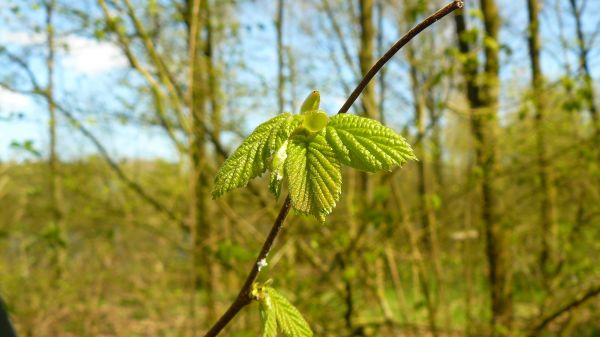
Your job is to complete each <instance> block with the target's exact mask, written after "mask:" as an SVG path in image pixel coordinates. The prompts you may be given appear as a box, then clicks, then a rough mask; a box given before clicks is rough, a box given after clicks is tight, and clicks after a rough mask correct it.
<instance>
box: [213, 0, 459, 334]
mask: <svg viewBox="0 0 600 337" xmlns="http://www.w3.org/2000/svg"><path fill="white" fill-rule="evenodd" d="M462 6H463V2H462V1H460V0H455V1H453V2H451V3H449V4H448V5H446V6H444V7H443V8H442V9H440V10H438V11H437V12H435V13H434V14H432V15H431V16H429V17H427V18H426V19H425V20H423V21H422V22H421V23H419V24H418V25H416V26H415V27H414V28H412V29H411V30H409V31H408V32H407V33H406V34H405V35H404V36H402V37H401V38H400V40H398V42H396V43H395V44H394V45H393V46H392V47H391V48H390V49H389V50H388V51H387V52H386V53H385V54H384V55H383V56H382V57H381V58H380V59H379V60H378V61H377V62H376V63H375V64H374V65H373V66H372V67H371V69H369V71H368V72H367V74H366V75H365V76H364V77H363V78H362V80H361V81H360V82H359V83H358V85H357V86H356V88H355V89H354V91H353V92H352V94H351V95H350V97H348V99H347V100H346V102H345V103H344V105H343V106H342V108H341V109H340V110H339V111H338V114H341V113H346V112H347V111H348V110H349V109H350V107H351V106H352V104H353V103H354V101H356V98H358V96H359V95H360V93H361V92H362V91H363V90H364V89H365V87H366V86H367V84H368V83H369V81H371V79H373V77H374V76H375V75H376V74H377V73H378V72H379V71H380V70H381V68H383V66H384V65H385V64H386V63H387V62H388V61H389V60H390V59H391V58H392V56H394V54H396V53H397V52H398V51H399V50H400V49H401V48H402V47H403V46H404V45H405V44H407V43H408V42H409V41H410V40H412V38H414V37H415V36H417V35H418V34H419V33H420V32H422V31H423V30H424V29H425V28H427V27H429V26H431V25H432V24H434V23H435V22H436V21H438V20H440V19H441V18H443V17H444V16H446V15H448V14H450V13H452V12H453V11H454V10H456V9H459V8H462ZM291 207H292V204H291V199H290V196H289V195H288V196H287V197H286V198H285V202H284V203H283V206H281V210H280V211H279V215H278V216H277V218H276V219H275V223H274V224H273V227H272V228H271V231H270V232H269V235H268V236H267V239H266V240H265V243H264V244H263V246H262V249H261V250H260V253H259V254H258V257H257V258H256V261H255V263H254V265H253V266H252V269H251V270H250V273H249V274H248V276H247V277H246V281H245V282H244V285H243V286H242V288H241V289H240V292H239V293H238V295H237V297H236V298H235V300H234V301H233V303H232V304H231V306H229V308H228V309H227V311H225V313H224V314H223V316H221V318H219V320H218V321H217V322H216V323H215V324H214V325H213V326H212V328H210V330H208V332H207V333H206V334H205V335H204V337H214V336H217V335H218V334H219V333H220V332H221V331H222V330H223V329H224V328H225V326H227V324H228V323H229V322H230V321H231V320H232V319H233V318H234V317H235V316H236V315H237V314H238V312H240V310H242V309H243V308H244V307H245V306H246V305H248V304H250V303H251V302H252V298H251V297H250V291H251V289H252V283H254V281H255V280H256V278H257V276H258V272H259V271H260V266H261V265H262V263H259V262H261V261H262V260H263V259H266V258H267V255H268V254H269V251H270V250H271V247H272V246H273V243H274V242H275V238H276V237H277V235H278V234H279V232H280V231H281V228H282V226H283V222H284V221H285V218H286V217H287V215H288V213H289V211H290V208H291Z"/></svg>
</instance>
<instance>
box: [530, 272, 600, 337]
mask: <svg viewBox="0 0 600 337" xmlns="http://www.w3.org/2000/svg"><path fill="white" fill-rule="evenodd" d="M598 295H600V284H595V285H593V286H592V287H590V288H589V289H587V290H586V291H585V292H583V293H582V294H581V295H580V296H576V297H575V299H574V300H572V301H570V302H568V303H566V304H564V305H562V306H560V307H558V308H557V309H556V310H554V311H553V312H551V313H550V314H547V315H546V316H544V317H542V318H541V320H540V321H539V322H538V323H536V324H534V325H533V326H534V327H533V328H532V329H531V330H530V333H529V334H528V335H527V336H528V337H535V336H539V335H540V333H541V332H542V330H543V329H544V328H545V327H546V326H548V324H550V323H552V322H553V321H554V320H555V319H557V318H558V317H560V316H561V315H562V314H564V313H565V312H567V311H570V310H573V309H575V308H577V307H578V306H580V305H582V304H585V303H586V302H587V301H588V300H590V299H592V298H594V297H596V296H598Z"/></svg>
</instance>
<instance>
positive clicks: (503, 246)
mask: <svg viewBox="0 0 600 337" xmlns="http://www.w3.org/2000/svg"><path fill="white" fill-rule="evenodd" d="M480 4H481V11H482V13H483V24H484V30H485V41H486V43H485V48H484V56H485V63H484V67H483V72H482V73H481V74H478V70H477V69H478V67H477V61H476V60H477V58H476V55H473V54H472V53H471V47H470V46H469V44H468V42H466V40H464V37H463V33H464V32H465V31H466V24H465V18H464V14H463V13H462V11H461V12H459V13H458V14H457V15H456V17H455V18H456V24H457V25H456V26H457V33H458V37H459V50H460V51H461V53H463V54H465V55H467V59H468V61H467V62H466V64H465V67H464V70H463V71H464V77H465V82H466V86H467V98H468V100H469V105H470V108H471V129H472V133H473V137H474V140H475V152H476V164H477V166H478V168H479V170H480V172H481V193H482V201H481V207H482V209H481V218H482V222H483V225H484V228H485V234H486V235H485V236H486V256H487V260H488V267H489V275H488V278H489V285H490V304H491V313H492V317H491V325H492V335H493V336H506V335H510V330H511V328H512V318H513V309H512V287H511V284H512V281H511V268H510V264H511V255H510V250H509V234H510V232H509V230H508V229H507V228H504V227H503V224H502V219H501V207H500V198H499V194H500V188H499V184H498V180H497V177H498V162H497V157H498V153H497V152H498V149H497V145H496V137H497V135H496V131H497V128H498V125H497V124H498V120H497V110H498V91H499V67H500V65H499V47H498V32H499V28H500V18H499V14H498V9H497V7H496V3H495V2H494V0H480ZM479 75H480V77H481V78H482V79H483V81H482V82H478V81H476V79H477V77H479Z"/></svg>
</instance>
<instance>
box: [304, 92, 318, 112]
mask: <svg viewBox="0 0 600 337" xmlns="http://www.w3.org/2000/svg"><path fill="white" fill-rule="evenodd" d="M320 103H321V94H320V93H319V92H318V91H317V90H313V91H312V92H311V93H310V94H308V96H307V97H306V99H305V100H304V102H302V106H301V107H300V113H301V114H303V113H305V112H308V111H313V110H319V104H320Z"/></svg>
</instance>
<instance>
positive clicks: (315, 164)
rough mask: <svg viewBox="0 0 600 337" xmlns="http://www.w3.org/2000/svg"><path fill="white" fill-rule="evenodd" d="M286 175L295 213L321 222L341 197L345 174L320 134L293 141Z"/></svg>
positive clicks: (289, 151) (294, 137) (290, 142)
mask: <svg viewBox="0 0 600 337" xmlns="http://www.w3.org/2000/svg"><path fill="white" fill-rule="evenodd" d="M285 172H286V175H287V177H288V181H289V183H288V187H289V189H290V196H291V198H292V206H293V207H294V209H296V210H297V211H299V212H301V213H305V214H312V215H314V216H316V217H317V218H319V220H320V221H321V222H322V221H323V220H324V215H327V214H329V213H331V211H332V209H333V207H335V203H336V201H337V200H338V199H339V197H340V192H341V187H342V173H341V169H340V164H339V162H338V160H337V159H336V158H335V154H334V153H333V150H332V149H331V147H330V146H329V145H328V144H327V141H326V140H325V138H324V137H323V135H322V134H321V133H317V134H313V135H308V136H307V135H300V134H299V135H294V136H292V137H291V138H290V140H289V143H288V157H287V160H286V163H285Z"/></svg>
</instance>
